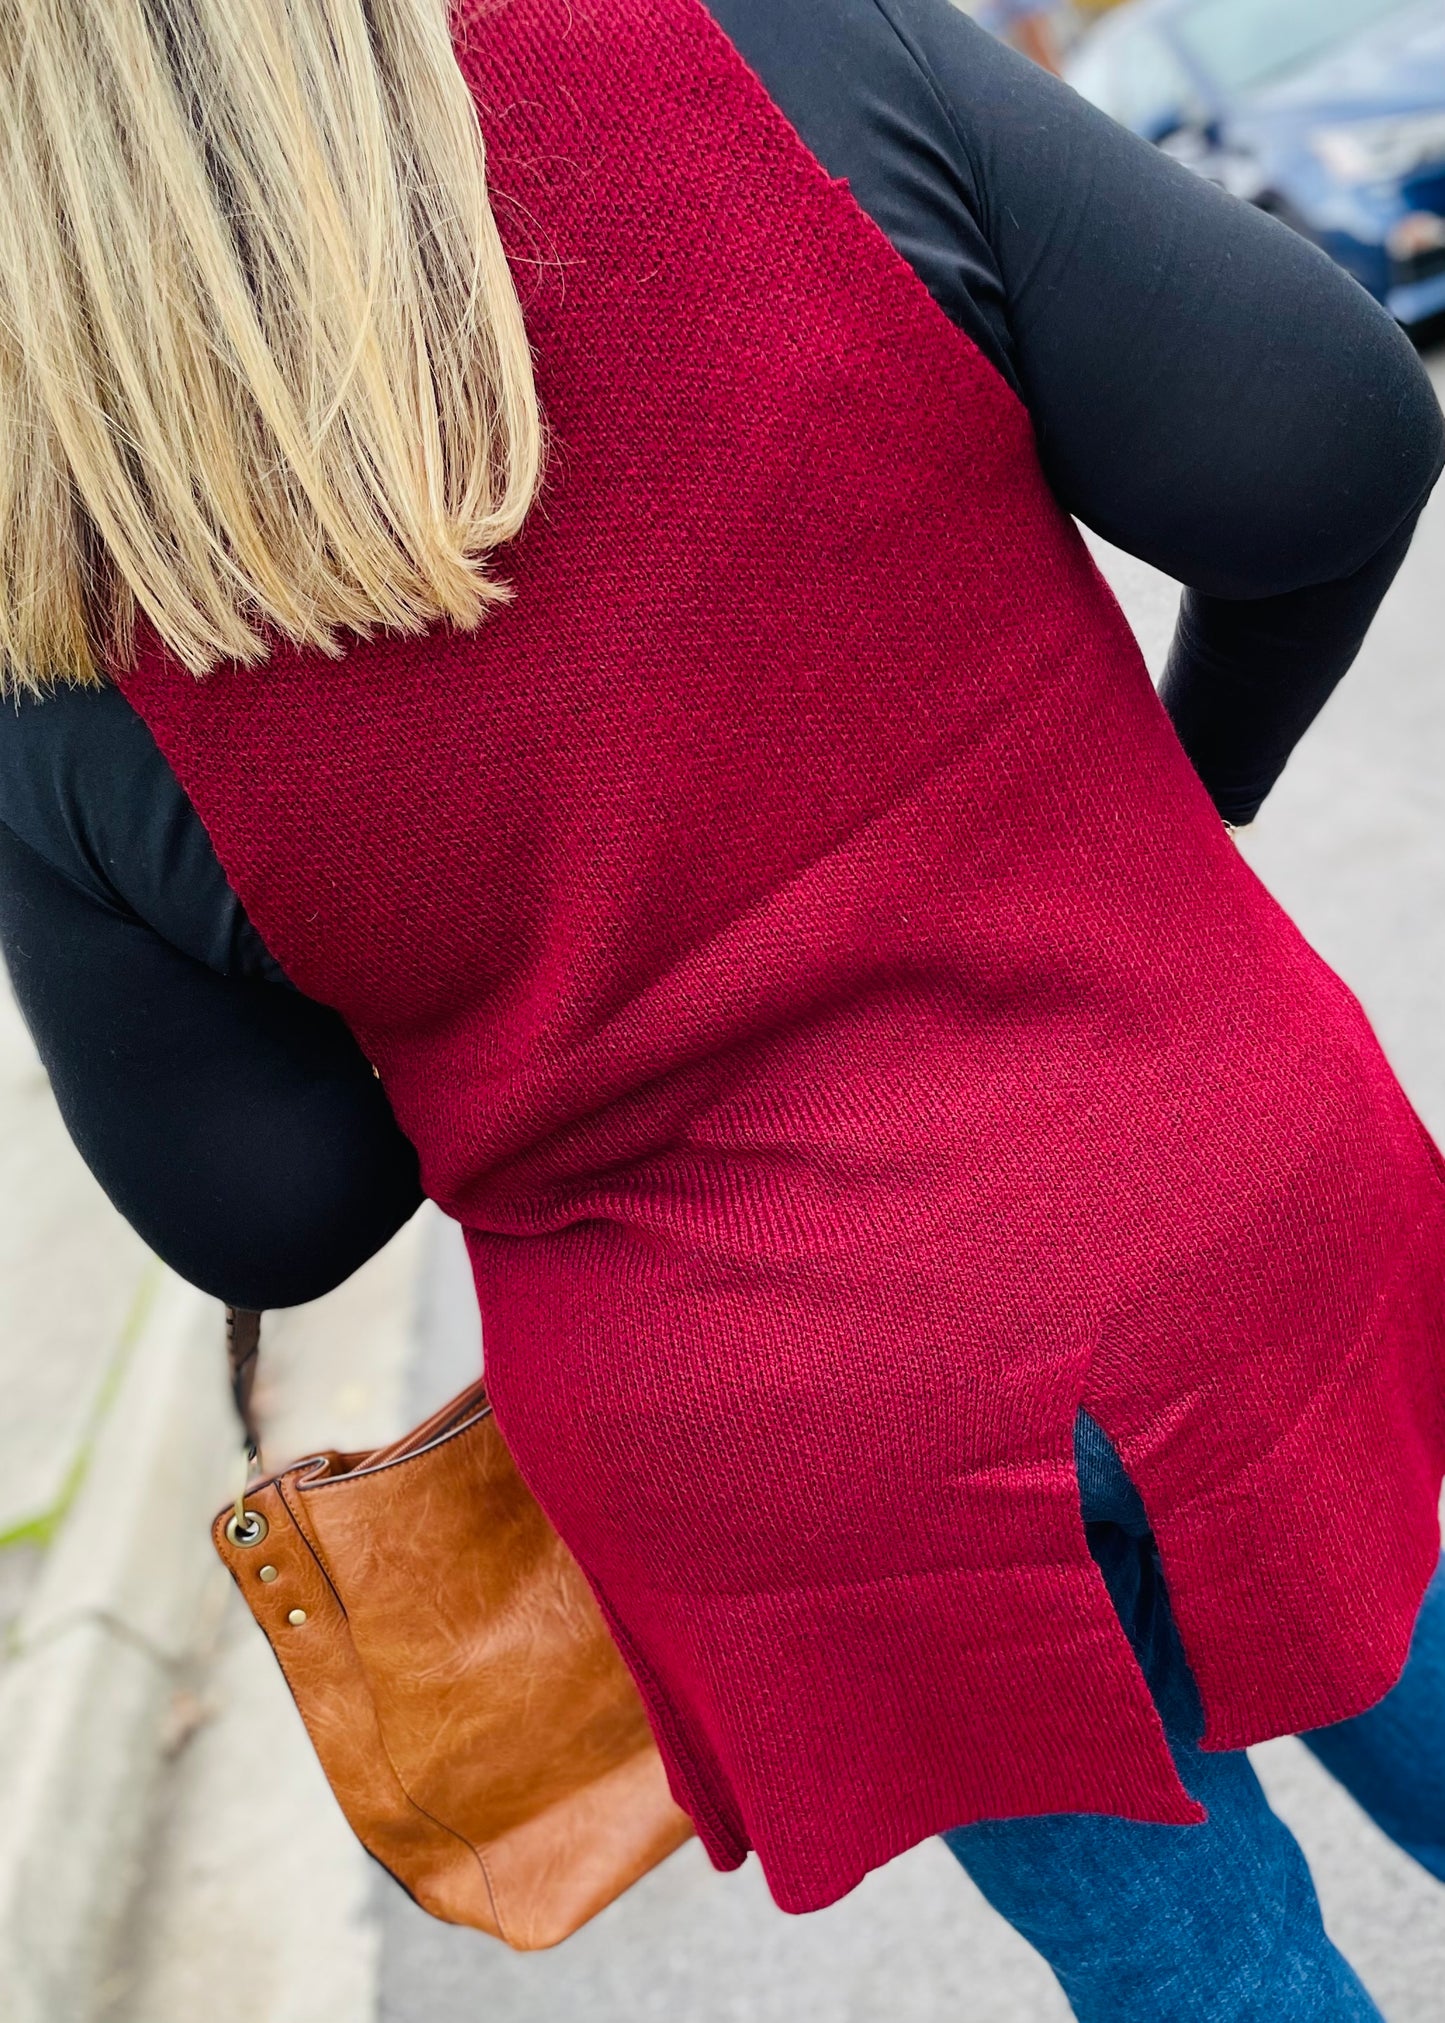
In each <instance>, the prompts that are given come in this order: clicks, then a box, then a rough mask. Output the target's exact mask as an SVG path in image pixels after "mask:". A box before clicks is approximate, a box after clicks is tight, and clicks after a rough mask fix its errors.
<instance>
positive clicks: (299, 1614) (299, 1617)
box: [286, 1609, 306, 1630]
mask: <svg viewBox="0 0 1445 2023" xmlns="http://www.w3.org/2000/svg"><path fill="white" fill-rule="evenodd" d="M286 1620H287V1622H288V1623H294V1624H295V1626H296V1628H297V1629H298V1630H299V1629H300V1627H301V1625H302V1624H303V1623H304V1622H305V1620H306V1611H305V1609H292V1611H291V1613H290V1615H289V1616H287V1618H286Z"/></svg>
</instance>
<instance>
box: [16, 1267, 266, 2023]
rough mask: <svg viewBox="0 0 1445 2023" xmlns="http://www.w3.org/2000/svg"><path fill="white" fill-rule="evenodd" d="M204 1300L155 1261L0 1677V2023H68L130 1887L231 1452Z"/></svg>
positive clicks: (216, 1576)
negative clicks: (144, 1303)
mask: <svg viewBox="0 0 1445 2023" xmlns="http://www.w3.org/2000/svg"><path fill="white" fill-rule="evenodd" d="M223 1339H224V1338H223V1331H222V1320H221V1312H220V1308H219V1307H218V1306H217V1305H216V1303H215V1302H214V1301H212V1300H209V1299H207V1298H205V1297H204V1296H203V1295H202V1294H200V1293H198V1292H195V1291H194V1290H193V1289H192V1288H191V1287H189V1286H187V1285H184V1284H183V1283H182V1282H181V1281H180V1280H179V1279H177V1278H175V1277H174V1276H173V1275H172V1274H170V1273H168V1272H163V1271H161V1270H160V1268H159V1267H157V1283H156V1286H155V1291H154V1295H153V1297H152V1298H151V1300H150V1302H149V1306H148V1308H147V1310H146V1312H145V1315H144V1319H143V1321H142V1323H141V1325H140V1326H139V1329H138V1331H137V1335H136V1339H135V1340H134V1342H133V1344H132V1346H131V1348H130V1351H129V1354H128V1355H127V1357H126V1359H125V1363H124V1367H123V1368H122V1370H121V1372H120V1374H119V1378H118V1381H117V1383H116V1386H115V1390H114V1395H113V1398H112V1400H111V1403H110V1407H109V1410H108V1412H107V1413H106V1415H105V1417H104V1419H103V1420H102V1422H101V1424H100V1426H99V1429H98V1431H97V1434H96V1437H95V1440H94V1443H93V1446H92V1448H91V1452H90V1457H89V1463H88V1466H87V1468H86V1472H85V1476H84V1479H83V1481H82V1482H81V1484H80V1486H79V1488H78V1490H77V1492H76V1495H75V1497H74V1500H73V1501H72V1503H71V1505H70V1508H69V1510H68V1511H67V1513H66V1516H65V1518H64V1521H63V1522H62V1524H61V1526H60V1529H59V1531H58V1532H57V1534H56V1536H55V1539H54V1541H53V1543H52V1545H51V1547H50V1550H49V1553H48V1554H47V1557H46V1561H45V1565H44V1567H43V1569H42V1571H41V1575H40V1579H39V1581H38V1583H37V1586H36V1588H35V1591H34V1593H33V1594H32V1595H31V1597H30V1600H29V1602H28V1604H27V1606H26V1608H25V1610H24V1612H23V1614H22V1616H21V1618H20V1622H19V1625H18V1628H17V1634H16V1639H15V1644H16V1655H15V1657H14V1660H13V1662H12V1663H11V1664H10V1665H8V1666H7V1667H6V1669H5V1671H4V1673H3V1675H0V2023H86V2019H87V2017H88V2015H89V2012H90V2009H91V2006H92V2003H93V2000H94V1997H95V1994H96V1990H97V1986H98V1982H99V1977H100V1976H101V1974H102V1973H103V1971H104V1968H105V1964H106V1961H107V1959H108V1958H109V1956H110V1953H111V1949H112V1947H113V1944H114V1940H115V1934H116V1928H117V1925H118V1922H119V1920H120V1918H121V1916H122V1914H123V1913H124V1910H125V1908H126V1904H127V1902H128V1899H129V1897H130V1894H131V1892H132V1890H133V1889H134V1887H135V1885H136V1882H137V1879H138V1875H139V1868H140V1859H141V1854H142V1850H143V1846H144V1842H145V1837H146V1831H147V1826H148V1823H149V1811H150V1805H149V1800H150V1794H151V1789H152V1785H153V1782H154V1779H155V1774H156V1772H157V1770H158V1768H159V1767H160V1764H161V1761H162V1758H163V1754H164V1747H165V1735H166V1724H167V1717H168V1715H169V1712H170V1709H171V1705H172V1701H173V1697H174V1694H175V1691H176V1686H177V1679H178V1673H179V1669H180V1667H181V1666H182V1665H183V1664H184V1662H185V1660H186V1659H187V1657H188V1656H189V1655H190V1653H191V1652H192V1650H193V1648H194V1645H195V1640H196V1636H197V1630H198V1626H199V1625H200V1623H201V1621H202V1619H203V1616H204V1612H205V1601H206V1594H207V1590H208V1588H209V1587H211V1586H212V1585H213V1584H215V1583H218V1582H223V1581H224V1574H223V1573H222V1572H221V1569H220V1567H219V1563H218V1562H217V1560H216V1558H215V1555H214V1553H213V1552H212V1549H211V1543H210V1538H209V1530H208V1527H209V1522H210V1519H211V1517H212V1516H213V1514H214V1512H215V1511H216V1509H217V1508H218V1506H219V1505H220V1503H221V1502H222V1501H224V1499H225V1496H226V1494H227V1493H228V1491H229V1490H230V1489H231V1488H232V1487H233V1486H234V1477H235V1473H236V1468H237V1465H238V1458H239V1448H238V1436H237V1430H236V1425H235V1421H234V1418H233V1415H232V1412H231V1405H230V1398H229V1395H228V1390H227V1386H226V1381H225V1353H224V1347H223Z"/></svg>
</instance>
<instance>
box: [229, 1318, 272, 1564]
mask: <svg viewBox="0 0 1445 2023" xmlns="http://www.w3.org/2000/svg"><path fill="white" fill-rule="evenodd" d="M260 1351H261V1316H260V1314H259V1313H257V1312H255V1311H254V1309H252V1308H250V1307H227V1308H226V1356H227V1359H228V1360H229V1362H230V1365H231V1396H232V1398H233V1399H234V1401H235V1406H236V1416H237V1417H238V1418H239V1419H240V1421H241V1431H242V1436H243V1437H242V1443H241V1486H240V1488H239V1489H238V1490H237V1491H236V1508H235V1510H234V1511H233V1512H232V1513H231V1515H230V1517H228V1518H227V1520H226V1536H227V1538H228V1539H229V1540H230V1541H231V1543H232V1545H239V1546H245V1547H249V1546H253V1545H259V1544H260V1543H261V1541H262V1539H263V1538H264V1537H265V1536H266V1533H267V1532H268V1531H269V1529H270V1526H269V1525H268V1524H267V1522H266V1520H265V1518H264V1517H263V1516H262V1515H261V1513H260V1511H259V1510H248V1509H247V1508H246V1490H247V1488H248V1487H249V1486H250V1481H251V1477H252V1475H253V1474H254V1473H256V1472H258V1471H259V1469H260V1466H261V1435H260V1431H259V1429H258V1427H257V1425H256V1414H255V1408H254V1406H253V1405H252V1402H251V1394H252V1392H253V1391H254V1389H255V1386H256V1364H257V1359H258V1357H259V1355H260Z"/></svg>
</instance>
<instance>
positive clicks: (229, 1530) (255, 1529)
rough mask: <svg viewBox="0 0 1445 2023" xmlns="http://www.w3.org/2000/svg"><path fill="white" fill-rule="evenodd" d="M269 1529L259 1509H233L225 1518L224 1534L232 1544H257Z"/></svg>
mask: <svg viewBox="0 0 1445 2023" xmlns="http://www.w3.org/2000/svg"><path fill="white" fill-rule="evenodd" d="M270 1529H271V1527H270V1525H269V1524H268V1523H267V1522H266V1520H265V1518H264V1517H263V1516H262V1515H261V1513H260V1511H259V1510H239V1511H233V1512H232V1514H231V1516H230V1517H228V1518H227V1519H226V1536H227V1538H229V1539H230V1541H231V1543H232V1545H239V1546H253V1545H259V1544H260V1543H261V1540H262V1539H263V1538H264V1537H265V1536H266V1534H267V1532H268V1531H269V1530H270Z"/></svg>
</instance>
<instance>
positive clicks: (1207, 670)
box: [714, 0, 1445, 821]
mask: <svg viewBox="0 0 1445 2023" xmlns="http://www.w3.org/2000/svg"><path fill="white" fill-rule="evenodd" d="M714 8H715V11H716V13H717V14H718V17H719V19H720V20H721V22H722V24H723V26H724V27H725V28H726V29H727V30H728V32H729V34H730V35H732V36H733V39H734V40H735V41H736V42H737V43H738V45H739V47H740V49H741V50H742V53H743V54H744V56H746V57H747V58H748V60H749V61H750V62H752V63H753V65H754V67H755V68H757V69H758V70H759V71H760V73H761V74H762V76H763V78H764V81H765V82H766V83H767V84H768V86H769V88H770V89H771V90H772V91H773V93H774V96H775V97H777V99H778V100H779V103H780V104H781V105H782V107H783V109H784V111H785V112H787V113H788V114H789V116H790V118H791V119H792V120H793V122H794V124H795V125H796V126H797V127H798V129H799V132H800V133H801V135H802V137H803V139H804V140H805V141H807V142H808V144H809V145H810V146H811V147H812V148H813V150H814V152H815V153H817V154H818V155H819V157H820V159H821V160H822V161H823V162H824V164H825V165H826V166H827V167H828V168H829V170H830V171H831V173H833V174H834V175H839V176H846V177H847V179H848V180H849V182H850V183H851V185H852V187H853V191H854V194H855V195H856V196H857V198H858V200H859V202H860V203H861V204H862V206H863V208H864V209H865V210H868V211H869V212H870V213H871V214H872V215H873V217H874V218H875V220H876V222H877V223H879V224H880V225H881V226H882V227H883V229H884V230H885V231H886V232H887V233H888V234H889V236H890V237H891V238H892V239H893V240H894V243H895V244H896V245H897V246H898V248H899V250H900V251H901V252H903V253H904V254H905V255H906V257H908V258H909V259H910V261H911V262H912V264H913V265H914V267H915V268H916V269H917V271H918V272H919V274H920V276H921V278H922V279H923V280H924V282H925V283H926V285H927V286H928V287H929V289H930V291H931V292H932V293H933V295H934V296H935V298H936V299H937V301H938V302H939V304H940V306H941V307H942V308H944V309H945V310H946V311H947V313H948V314H949V315H950V316H952V317H953V318H954V320H955V321H957V322H958V323H960V324H961V325H962V326H963V327H964V328H965V329H966V330H967V331H968V332H969V334H970V335H971V336H972V337H973V338H974V340H975V342H977V343H978V344H979V345H980V347H981V348H982V349H983V350H984V352H985V354H986V355H987V356H989V357H990V358H991V359H992V360H993V362H994V364H995V365H997V366H998V367H999V369H1000V371H1002V372H1003V373H1004V374H1005V375H1006V376H1007V377H1008V378H1009V379H1010V380H1011V382H1012V383H1013V384H1014V386H1015V387H1016V388H1017V389H1018V391H1019V392H1020V393H1021V394H1022V396H1023V398H1024V400H1025V402H1026V403H1027V405H1028V408H1029V410H1030V413H1031V415H1032V417H1033V422H1034V427H1035V431H1036V434H1037V437H1038V442H1039V449H1040V454H1041V456H1042V459H1043V463H1044V468H1045V470H1046V471H1047V473H1048V476H1049V480H1050V482H1051V484H1052V486H1053V488H1054V490H1055V491H1056V493H1057V494H1058V496H1059V498H1060V499H1061V500H1062V501H1063V503H1064V504H1065V505H1066V506H1067V507H1068V508H1069V510H1070V511H1071V512H1073V513H1075V514H1077V516H1078V517H1079V518H1080V519H1081V520H1083V521H1084V522H1085V523H1086V524H1087V525H1088V526H1090V527H1092V528H1094V529H1095V530H1096V531H1097V532H1099V533H1100V534H1102V535H1103V536H1104V537H1105V538H1106V539H1107V540H1109V541H1112V542H1113V543H1115V544H1116V545H1117V546H1118V547H1120V548H1124V549H1127V550H1128V551H1129V552H1130V553H1131V554H1134V555H1138V556H1140V557H1142V558H1143V559H1144V560H1145V561H1147V562H1150V563H1152V564H1154V566H1155V567H1156V568H1159V569H1162V570H1164V571H1165V572H1166V573H1167V574H1169V575H1171V576H1173V577H1175V578H1176V579H1177V580H1178V581H1179V582H1181V583H1183V584H1185V585H1186V586H1187V594H1186V597H1185V600H1184V607H1183V613H1182V620H1181V625H1180V629H1179V633H1178V636H1177V638H1176V640H1175V643H1174V650H1173V654H1172V656H1171V660H1170V664H1169V670H1168V677H1167V680H1166V682H1165V684H1164V690H1163V693H1164V699H1165V703H1166V706H1167V707H1168V709H1169V710H1170V712H1171V715H1172V716H1173V718H1174V722H1175V725H1176V727H1177V728H1178V730H1179V733H1180V736H1181V738H1182V740H1183V742H1184V745H1185V749H1186V750H1187V751H1188V752H1189V754H1190V757H1191V758H1192V760H1193V761H1194V763H1195V765H1196V766H1197V767H1198V769H1199V771H1200V773H1201V775H1202V777H1203V779H1204V782H1205V784H1206V786H1207V787H1208V788H1209V789H1210V792H1211V793H1212V794H1213V796H1214V799H1215V802H1216V804H1217V805H1218V807H1219V808H1220V810H1221V812H1222V813H1224V814H1227V815H1228V816H1229V817H1230V818H1231V819H1232V820H1236V821H1242V820H1247V819H1249V818H1250V817H1251V816H1252V815H1253V814H1254V812H1255V810H1256V809H1257V807H1258V805H1259V803H1260V801H1261V800H1262V799H1263V798H1264V796H1265V794H1266V793H1267V792H1268V790H1269V788H1270V786H1271V785H1272V784H1273V782H1274V780H1275V779H1276V778H1277V777H1278V774H1279V772H1280V770H1281V768H1282V767H1283V765H1284V763H1285V760H1286V759H1287V758H1288V756H1289V753H1290V751H1291V749H1292V748H1293V745H1294V743H1295V741H1296V739H1297V738H1298V737H1299V736H1300V734H1301V733H1302V732H1303V731H1304V729H1305V728H1306V726H1307V725H1308V724H1309V723H1310V721H1311V720H1312V718H1313V717H1314V715H1315V713H1316V712H1317V710H1318V709H1319V708H1320V707H1321V706H1322V704H1323V703H1324V701H1325V699H1326V698H1327V697H1328V695H1329V693H1330V691H1331V690H1332V688H1333V687H1334V685H1335V683H1336V682H1337V681H1338V680H1339V678H1340V676H1341V675H1342V674H1343V673H1344V672H1345V670H1346V669H1347V668H1348V667H1349V665H1350V663H1351V662H1352V660H1353V659H1354V657H1355V654H1356V652H1357V651H1358V649H1359V645H1360V642H1361V640H1362V639H1363V637H1364V634H1365V631H1366V629H1367V627H1368V625H1369V623H1370V620H1371V619H1372V617H1373V616H1374V613H1375V611H1376V609H1377V607H1378V605H1379V602H1380V599H1381V598H1382V597H1383V595H1384V593H1385V590H1386V589H1387V588H1388V586H1389V584H1390V581H1391V580H1392V578H1393V576H1394V573H1395V571H1396V569H1397V568H1398V566H1399V563H1400V560H1401V558H1402V557H1403V555H1404V552H1405V549H1406V547H1407V545H1408V541H1409V536H1410V532H1411V530H1412V528H1413V525H1414V521H1415V519H1416V517H1417V515H1418V513H1419V511H1420V508H1421V506H1422V505H1423V503H1424V500H1425V498H1426V496H1427V494H1428V493H1429V491H1430V488H1431V486H1432V485H1433V484H1434V482H1435V479H1436V478H1437V476H1438V475H1439V472H1440V469H1441V464H1442V460H1445V433H1442V426H1441V417H1440V410H1439V407H1438V404H1437V402H1436V400H1435V397H1434V393H1433V391H1432V389H1431V386H1430V383H1429V380H1428V378H1427V376H1426V374H1425V372H1424V371H1423V369H1422V367H1421V365H1420V363H1419V360H1418V359H1417V358H1416V357H1415V354H1414V352H1413V350H1412V349H1411V347H1410V345H1409V343H1408V342H1407V340H1406V339H1405V338H1404V336H1403V335H1402V334H1401V333H1400V331H1399V330H1397V328H1396V327H1395V325H1394V323H1393V322H1392V321H1391V320H1390V318H1389V317H1388V316H1387V315H1386V314H1385V312H1384V311H1383V310H1382V309H1380V308H1379V307H1378V306H1377V305H1376V304H1375V303H1373V302H1372V301H1371V300H1370V298H1369V297H1368V296H1367V295H1366V294H1365V293H1364V291H1363V290H1362V289H1361V288H1359V287H1358V286H1357V284H1356V283H1355V282H1354V281H1352V280H1351V279H1349V278H1348V277H1347V276H1346V275H1345V274H1344V273H1342V272H1341V271H1340V270H1339V269H1338V268H1337V267H1335V266H1334V265H1333V264H1332V263H1331V262H1330V261H1329V260H1328V259H1327V258H1326V257H1325V256H1324V254H1322V253H1321V252H1319V251H1318V250H1317V249H1316V248H1314V247H1312V246H1310V245H1308V244H1307V243H1306V242H1305V241H1304V240H1302V239H1300V238H1299V237H1297V236H1296V235H1295V234H1294V233H1292V232H1290V231H1289V230H1287V228H1286V227H1284V226H1283V225H1281V224H1279V223H1277V222H1276V221H1275V220H1273V219H1271V218H1268V217H1266V216H1264V215H1263V214H1262V213H1261V212H1258V211H1255V210H1252V209H1251V208H1250V207H1249V206H1247V205H1245V204H1243V203H1241V202H1240V201H1238V200H1237V199H1235V198H1233V197H1230V196H1227V195H1225V194H1224V193H1223V192H1222V191H1220V190H1218V189H1215V188H1214V187H1213V186H1211V185H1210V184H1208V183H1206V182H1204V181H1203V180H1202V179H1200V178H1199V177H1197V176H1194V175H1192V174H1191V173H1189V171H1188V170H1186V169H1184V168H1182V167H1180V166H1179V165H1178V164H1177V163H1175V162H1172V161H1170V160H1169V159H1168V158H1167V157H1166V156H1164V155H1162V154H1161V153H1159V151H1158V150H1157V149H1155V148H1152V147H1150V146H1148V145H1147V144H1146V143H1145V142H1143V141H1141V140H1139V139H1137V138H1136V137H1135V136H1133V135H1131V134H1129V133H1127V132H1125V130H1124V129H1123V128H1121V127H1119V126H1117V125H1116V124H1115V123H1114V122H1113V121H1112V120H1110V119H1108V118H1106V117H1105V115H1104V114H1102V113H1100V112H1099V111H1097V110H1096V109H1095V108H1094V107H1092V106H1090V105H1087V104H1086V103H1085V102H1084V101H1083V100H1082V99H1080V98H1079V97H1078V96H1077V95H1076V94H1075V93H1074V92H1072V91H1071V90H1069V88H1068V87H1067V86H1066V85H1063V84H1061V83H1060V82H1059V81H1058V80H1057V79H1056V78H1053V77H1050V76H1049V75H1048V74H1047V73H1046V72H1044V71H1042V70H1040V69H1039V68H1038V67H1037V66H1036V65H1034V64H1031V63H1029V62H1027V61H1026V60H1025V59H1024V58H1022V57H1020V56H1018V55H1017V54H1016V53H1015V52H1014V51H1012V50H1010V49H1008V48H1006V47H1005V46H1003V45H1002V44H1001V43H999V42H997V41H995V40H994V39H993V38H992V37H991V36H989V35H987V34H985V33H984V32H983V31H982V30H981V29H979V28H978V27H977V26H976V25H975V24H974V23H973V22H971V21H969V20H968V19H967V18H966V17H965V16H964V15H963V14H961V13H960V12H958V11H957V9H956V8H954V7H953V6H951V5H950V4H949V0H785V4H780V0H714ZM845 28H846V33H845V32H843V31H844V29H845ZM889 38H891V39H892V41H893V44H894V48H893V52H892V55H891V56H890V54H889V50H888V47H887V42H888V39H889ZM900 56H902V57H904V58H906V66H900V61H899V58H900ZM905 67H907V68H911V70H912V72H913V80H912V82H911V84H910V82H909V81H908V79H907V77H906V76H905V74H904V69H905Z"/></svg>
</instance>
